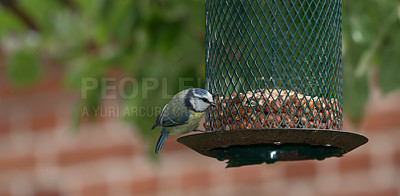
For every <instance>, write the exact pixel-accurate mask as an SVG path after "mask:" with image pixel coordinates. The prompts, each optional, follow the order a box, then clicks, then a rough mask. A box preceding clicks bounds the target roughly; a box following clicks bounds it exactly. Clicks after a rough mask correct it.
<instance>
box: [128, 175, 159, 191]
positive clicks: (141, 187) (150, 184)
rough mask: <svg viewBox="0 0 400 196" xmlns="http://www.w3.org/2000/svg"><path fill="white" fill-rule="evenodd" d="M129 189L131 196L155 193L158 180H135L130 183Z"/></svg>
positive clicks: (154, 178)
mask: <svg viewBox="0 0 400 196" xmlns="http://www.w3.org/2000/svg"><path fill="white" fill-rule="evenodd" d="M131 188H132V193H133V195H136V194H150V193H155V192H156V191H157V189H158V179H157V178H156V177H146V178H142V179H137V180H134V181H133V182H132V186H131Z"/></svg>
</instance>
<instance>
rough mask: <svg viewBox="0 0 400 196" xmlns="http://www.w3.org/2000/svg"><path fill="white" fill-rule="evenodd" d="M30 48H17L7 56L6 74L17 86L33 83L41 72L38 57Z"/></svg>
mask: <svg viewBox="0 0 400 196" xmlns="http://www.w3.org/2000/svg"><path fill="white" fill-rule="evenodd" d="M36 55H37V54H35V53H34V52H33V51H31V50H18V51H16V52H15V53H12V55H11V56H9V57H8V61H7V62H6V65H7V75H8V77H9V78H10V80H11V82H12V83H13V84H15V86H17V87H20V88H21V87H26V86H28V85H30V84H32V83H34V82H35V81H36V80H37V79H38V78H39V76H40V74H41V69H40V62H39V58H38V57H37V56H36Z"/></svg>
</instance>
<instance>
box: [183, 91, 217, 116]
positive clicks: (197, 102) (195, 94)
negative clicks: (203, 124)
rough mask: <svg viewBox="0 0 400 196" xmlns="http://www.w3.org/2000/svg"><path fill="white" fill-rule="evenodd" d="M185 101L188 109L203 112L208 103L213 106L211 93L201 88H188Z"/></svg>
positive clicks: (208, 105)
mask: <svg viewBox="0 0 400 196" xmlns="http://www.w3.org/2000/svg"><path fill="white" fill-rule="evenodd" d="M185 102H186V103H187V105H189V106H188V107H189V108H190V109H192V110H194V111H196V112H204V111H205V110H206V109H207V108H208V107H210V105H214V106H215V102H214V100H213V96H212V95H211V93H209V92H208V91H207V90H204V89H201V88H191V89H188V92H187V94H186V96H185Z"/></svg>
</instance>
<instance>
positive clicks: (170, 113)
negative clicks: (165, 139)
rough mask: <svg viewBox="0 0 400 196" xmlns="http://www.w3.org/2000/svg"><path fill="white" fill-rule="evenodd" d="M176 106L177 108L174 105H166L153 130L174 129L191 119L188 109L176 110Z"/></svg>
mask: <svg viewBox="0 0 400 196" xmlns="http://www.w3.org/2000/svg"><path fill="white" fill-rule="evenodd" d="M174 106H175V107H176V105H174V104H170V105H169V104H167V105H165V106H164V108H163V110H162V111H161V113H160V114H159V115H158V117H157V119H156V122H155V123H154V125H153V127H151V129H154V128H156V127H157V126H162V127H172V126H176V125H182V124H185V123H186V121H187V120H188V119H189V116H190V112H189V111H188V110H187V109H184V110H176V108H175V107H174Z"/></svg>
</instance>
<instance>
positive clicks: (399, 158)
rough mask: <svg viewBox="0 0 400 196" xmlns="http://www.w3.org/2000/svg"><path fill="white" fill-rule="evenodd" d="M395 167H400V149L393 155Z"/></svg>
mask: <svg viewBox="0 0 400 196" xmlns="http://www.w3.org/2000/svg"><path fill="white" fill-rule="evenodd" d="M393 161H394V165H396V166H398V167H400V149H397V150H396V151H395V152H394V154H393Z"/></svg>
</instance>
